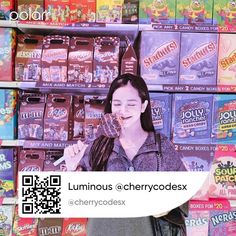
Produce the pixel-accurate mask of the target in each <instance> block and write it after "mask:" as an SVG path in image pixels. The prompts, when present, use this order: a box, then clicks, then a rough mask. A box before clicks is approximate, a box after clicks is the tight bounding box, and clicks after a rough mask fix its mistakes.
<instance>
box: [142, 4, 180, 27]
mask: <svg viewBox="0 0 236 236" xmlns="http://www.w3.org/2000/svg"><path fill="white" fill-rule="evenodd" d="M175 7H176V1H175V0H174V1H173V0H159V1H157V0H140V1H139V23H140V24H150V23H162V24H174V23H175Z"/></svg>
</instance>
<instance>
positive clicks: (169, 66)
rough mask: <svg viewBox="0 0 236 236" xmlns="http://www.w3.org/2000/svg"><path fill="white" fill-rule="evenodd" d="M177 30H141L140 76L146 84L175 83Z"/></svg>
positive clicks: (177, 46)
mask: <svg viewBox="0 0 236 236" xmlns="http://www.w3.org/2000/svg"><path fill="white" fill-rule="evenodd" d="M179 52H180V33H179V32H155V31H150V32H149V31H146V32H145V31H143V32H142V35H141V48H140V67H141V76H142V77H143V78H144V79H145V80H146V83H147V84H177V83H178V75H179Z"/></svg>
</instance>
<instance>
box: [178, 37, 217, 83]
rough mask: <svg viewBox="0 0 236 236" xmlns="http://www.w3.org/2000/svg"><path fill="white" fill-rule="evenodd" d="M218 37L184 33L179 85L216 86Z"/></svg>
mask: <svg viewBox="0 0 236 236" xmlns="http://www.w3.org/2000/svg"><path fill="white" fill-rule="evenodd" d="M217 55H218V35H217V34H209V33H182V35H181V52H180V69H179V84H200V85H216V80H217V79H216V78H217Z"/></svg>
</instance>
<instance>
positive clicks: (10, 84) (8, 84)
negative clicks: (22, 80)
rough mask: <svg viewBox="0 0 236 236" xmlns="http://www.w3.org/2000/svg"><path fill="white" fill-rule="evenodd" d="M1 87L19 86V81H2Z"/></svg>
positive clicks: (0, 82)
mask: <svg viewBox="0 0 236 236" xmlns="http://www.w3.org/2000/svg"><path fill="white" fill-rule="evenodd" d="M0 88H19V82H16V81H0Z"/></svg>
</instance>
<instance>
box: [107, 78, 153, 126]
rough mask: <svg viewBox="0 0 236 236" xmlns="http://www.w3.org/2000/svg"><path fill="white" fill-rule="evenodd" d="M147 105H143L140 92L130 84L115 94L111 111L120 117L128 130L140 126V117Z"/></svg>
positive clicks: (145, 103)
mask: <svg viewBox="0 0 236 236" xmlns="http://www.w3.org/2000/svg"><path fill="white" fill-rule="evenodd" d="M147 103H148V102H147V101H145V102H144V103H142V101H141V98H140V97H139V94H138V91H137V90H136V89H135V88H134V87H132V85H131V84H130V83H128V84H127V85H125V86H123V87H121V88H118V89H117V90H116V91H115V92H114V93H113V96H112V101H111V111H112V113H116V114H118V115H119V116H120V118H121V120H122V125H123V127H125V128H127V127H131V126H133V125H140V116H141V113H142V112H144V111H145V109H146V107H147Z"/></svg>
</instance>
